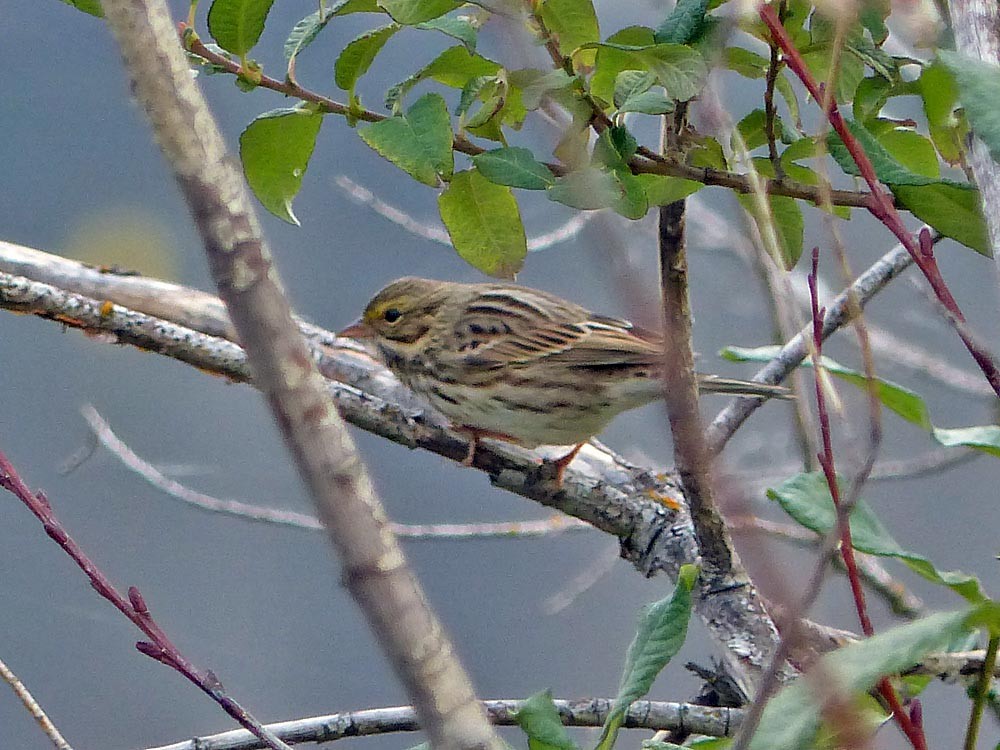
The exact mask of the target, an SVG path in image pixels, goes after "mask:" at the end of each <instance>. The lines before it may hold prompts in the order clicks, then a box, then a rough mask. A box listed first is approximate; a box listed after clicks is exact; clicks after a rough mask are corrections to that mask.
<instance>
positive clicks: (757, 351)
mask: <svg viewBox="0 0 1000 750" xmlns="http://www.w3.org/2000/svg"><path fill="white" fill-rule="evenodd" d="M780 349H781V347H778V346H760V347H756V348H753V349H747V348H744V347H741V346H727V347H726V348H725V349H723V350H722V351H721V352H720V355H721V356H722V357H723V358H725V359H727V360H729V361H730V362H769V361H771V360H772V359H774V357H775V356H776V355H777V354H778V352H779V351H780ZM820 363H821V364H822V366H823V368H824V369H825V370H827V371H828V372H829V373H830V374H832V375H836V376H837V377H838V378H840V379H842V380H845V381H846V382H848V383H851V384H853V385H856V386H858V387H859V388H867V387H868V378H867V377H866V376H865V374H864V373H862V372H858V371H857V370H852V369H851V368H849V367H845V366H844V365H842V364H840V363H839V362H837V361H836V360H833V359H831V358H830V357H827V356H825V355H824V356H823V357H822V358H821V359H820ZM801 366H802V367H812V359H811V358H807V359H805V360H803V362H802V365H801ZM875 381H876V386H877V390H876V393H877V395H878V399H879V401H880V402H881V403H882V405H883V406H885V407H886V408H887V409H889V410H890V411H892V412H894V413H895V414H897V415H898V416H900V417H902V418H903V419H905V420H906V421H907V422H910V423H911V424H915V425H917V426H918V427H921V428H923V429H925V430H926V429H930V428H931V420H930V416H929V415H928V412H927V405H926V404H925V403H924V400H923V399H922V398H921V397H920V396H919V395H918V394H917V393H914V392H913V391H911V390H910V389H908V388H904V387H903V386H901V385H898V384H896V383H893V382H892V381H891V380H885V379H884V378H875Z"/></svg>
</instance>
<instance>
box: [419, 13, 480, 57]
mask: <svg viewBox="0 0 1000 750" xmlns="http://www.w3.org/2000/svg"><path fill="white" fill-rule="evenodd" d="M417 28H418V29H423V30H425V31H440V32H441V33H442V34H445V35H447V36H450V37H451V38H452V39H457V40H458V41H460V42H461V43H462V44H464V45H465V48H466V49H467V50H469V52H475V51H476V42H477V40H478V31H477V28H476V25H475V24H474V23H473V22H472V20H471V19H470V18H469V17H468V16H463V15H457V16H441V17H439V18H434V19H431V20H430V21H424V22H423V23H418V24H417Z"/></svg>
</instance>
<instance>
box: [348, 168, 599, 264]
mask: <svg viewBox="0 0 1000 750" xmlns="http://www.w3.org/2000/svg"><path fill="white" fill-rule="evenodd" d="M334 181H335V182H336V183H337V187H339V188H340V189H341V190H343V191H344V192H345V193H346V194H347V196H348V197H350V198H351V199H352V200H354V201H355V202H357V203H358V204H360V205H362V206H366V207H368V208H370V209H371V210H372V211H374V212H375V213H377V214H378V215H379V216H382V217H383V218H386V219H388V220H389V221H391V222H392V223H393V224H396V225H397V226H399V227H402V228H403V229H405V230H406V231H407V232H409V233H410V234H412V235H415V236H417V237H422V238H423V239H425V240H430V241H431V242H436V243H438V244H439V245H446V246H448V247H449V248H450V247H452V243H451V237H449V236H448V232H447V231H445V229H443V228H442V227H440V226H436V225H434V224H428V223H426V222H423V221H420V220H419V219H416V218H414V217H413V216H411V215H410V214H408V213H406V212H405V211H404V210H403V209H401V208H398V207H396V206H393V205H392V204H391V203H387V202H386V201H384V200H382V199H381V198H379V197H378V196H377V195H375V193H373V192H372V191H371V190H369V189H368V188H366V187H365V186H364V185H359V184H358V183H356V182H355V181H354V180H352V179H351V178H350V177H348V176H347V175H342V174H341V175H337V177H336V178H335V179H334ZM596 215H597V212H595V211H580V212H577V213H575V214H573V217H572V218H571V219H570V220H569V221H567V222H566V223H564V224H563V225H562V226H559V227H556V228H555V229H553V230H552V231H551V232H545V233H544V234H539V235H537V236H535V237H529V238H528V252H535V251H536V250H547V249H548V248H550V247H552V246H553V245H558V244H560V243H562V242H568V241H569V240H571V239H573V238H575V237H576V236H577V235H578V234H580V232H581V231H582V230H583V228H584V227H585V226H587V224H588V222H589V221H590V220H591V219H592V218H594V217H595V216H596Z"/></svg>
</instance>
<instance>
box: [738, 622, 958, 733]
mask: <svg viewBox="0 0 1000 750" xmlns="http://www.w3.org/2000/svg"><path fill="white" fill-rule="evenodd" d="M968 618H969V612H956V613H947V614H936V615H931V616H930V617H925V618H923V619H921V620H917V621H916V622H913V623H908V624H906V625H902V626H900V627H897V628H893V629H891V630H887V631H885V632H884V633H879V634H878V635H875V636H873V637H871V638H866V639H865V640H863V641H859V642H857V643H852V644H850V645H848V646H844V647H843V648H841V649H838V650H837V651H835V652H833V653H832V654H827V655H826V656H824V657H822V658H821V659H820V660H819V662H818V663H817V664H816V665H815V666H814V667H813V671H814V672H815V674H816V675H822V679H801V680H795V681H794V682H793V683H792V684H791V685H788V686H787V687H784V688H782V689H781V691H780V692H778V694H777V695H775V696H774V698H772V699H771V701H770V702H769V703H768V704H767V707H766V708H765V709H764V714H763V716H762V717H761V721H760V725H759V726H758V727H757V731H756V732H755V733H754V736H753V739H752V740H751V741H750V748H751V750H801V748H804V747H812V746H813V744H814V743H813V740H814V738H815V736H816V733H817V731H818V729H819V727H820V717H821V713H822V711H823V710H824V707H825V706H827V705H828V701H829V698H830V696H831V695H836V696H852V695H854V694H856V693H860V692H862V691H865V690H868V689H870V688H871V687H872V686H873V685H874V684H875V683H876V682H877V681H878V680H879V679H880V678H881V677H883V676H886V675H893V674H896V673H898V672H901V671H903V670H904V669H907V668H908V667H911V666H913V665H914V664H916V663H918V662H919V661H920V660H921V659H922V658H923V657H924V656H926V655H927V654H929V653H931V652H933V651H940V650H941V649H943V648H945V647H946V646H947V644H948V643H949V641H950V640H951V639H952V638H954V637H955V636H957V635H959V634H961V633H962V632H964V631H967V630H968V629H969V626H968V624H967V620H968Z"/></svg>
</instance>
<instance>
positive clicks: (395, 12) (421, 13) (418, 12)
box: [378, 0, 462, 26]
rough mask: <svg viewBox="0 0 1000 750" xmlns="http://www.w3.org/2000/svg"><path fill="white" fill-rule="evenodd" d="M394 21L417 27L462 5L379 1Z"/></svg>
mask: <svg viewBox="0 0 1000 750" xmlns="http://www.w3.org/2000/svg"><path fill="white" fill-rule="evenodd" d="M378 4H379V6H380V7H381V8H383V9H384V10H385V12H386V13H388V14H389V15H390V16H392V20H393V21H395V22H396V23H401V24H403V25H404V26H416V25H417V24H418V23H425V22H426V21H431V20H433V19H435V18H437V17H439V16H443V15H444V14H445V13H450V12H451V11H453V10H455V9H456V8H458V7H460V6H461V5H462V3H461V2H458V1H457V0H378Z"/></svg>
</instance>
